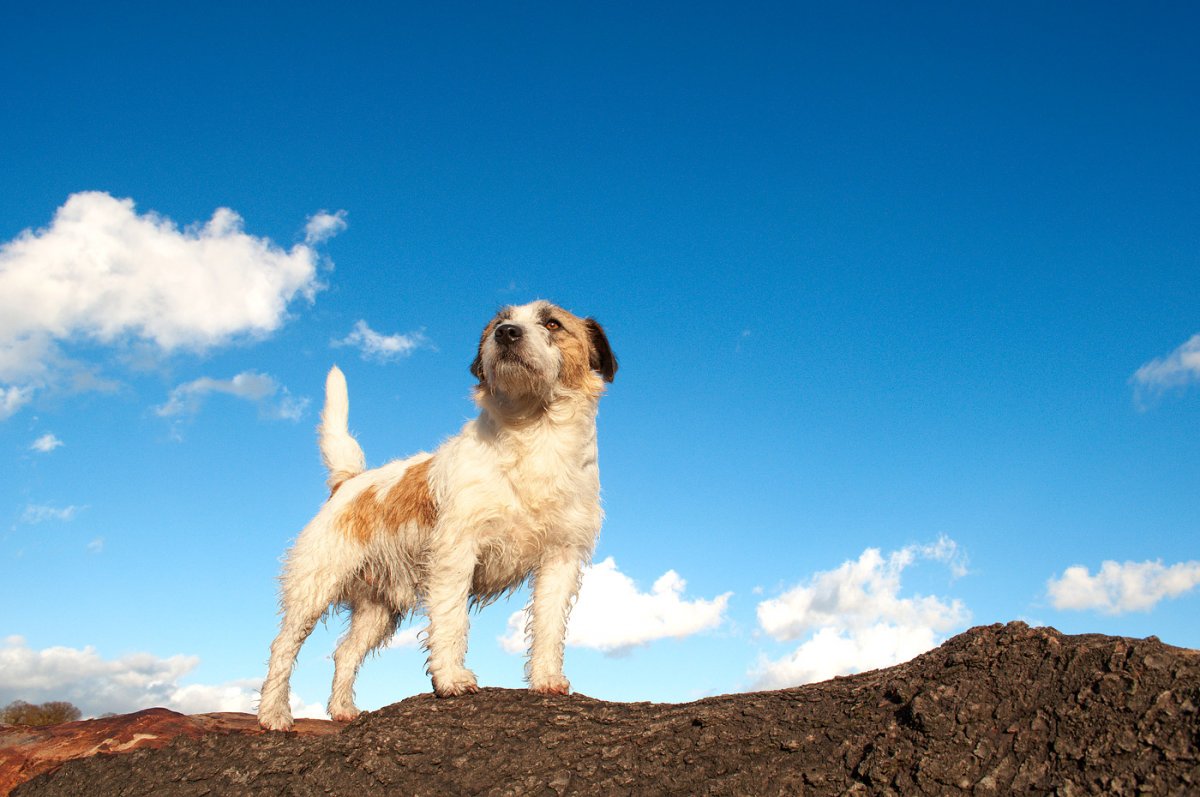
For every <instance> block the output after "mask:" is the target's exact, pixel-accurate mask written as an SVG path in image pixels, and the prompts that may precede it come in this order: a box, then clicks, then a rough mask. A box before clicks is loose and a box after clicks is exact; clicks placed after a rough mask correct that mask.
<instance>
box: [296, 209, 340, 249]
mask: <svg viewBox="0 0 1200 797" xmlns="http://www.w3.org/2000/svg"><path fill="white" fill-rule="evenodd" d="M344 229H346V211H344V210H339V211H338V212H337V213H326V212H325V211H323V210H322V211H320V212H319V213H315V214H313V215H312V216H309V218H308V224H306V225H304V242H305V243H306V244H309V245H313V244H319V243H321V242H322V241H327V240H329V239H330V238H332V237H333V236H335V235H337V234H338V233H339V232H341V231H342V230H344Z"/></svg>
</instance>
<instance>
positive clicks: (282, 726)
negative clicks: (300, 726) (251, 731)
mask: <svg viewBox="0 0 1200 797" xmlns="http://www.w3.org/2000/svg"><path fill="white" fill-rule="evenodd" d="M258 724H259V726H260V727H262V728H263V729H264V730H268V731H290V730H291V729H292V714H291V712H290V711H282V712H280V711H260V712H258Z"/></svg>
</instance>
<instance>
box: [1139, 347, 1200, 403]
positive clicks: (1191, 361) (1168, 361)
mask: <svg viewBox="0 0 1200 797" xmlns="http://www.w3.org/2000/svg"><path fill="white" fill-rule="evenodd" d="M1129 381H1131V382H1133V383H1134V386H1135V388H1136V390H1137V392H1138V399H1139V400H1141V399H1142V398H1144V397H1145V396H1146V395H1147V394H1149V395H1152V396H1153V395H1158V394H1160V393H1162V392H1163V391H1164V390H1168V389H1170V388H1173V387H1183V386H1185V385H1187V384H1189V383H1191V382H1197V381H1200V334H1196V335H1193V336H1192V337H1191V338H1189V339H1188V340H1187V341H1186V342H1184V343H1182V344H1181V345H1180V346H1179V347H1178V348H1176V349H1175V351H1173V352H1171V353H1170V354H1168V355H1167V356H1166V357H1157V358H1155V359H1153V360H1151V361H1150V362H1148V363H1146V364H1144V365H1143V366H1142V367H1141V368H1139V369H1137V371H1135V372H1134V374H1133V377H1132V378H1131V379H1130V380H1129Z"/></svg>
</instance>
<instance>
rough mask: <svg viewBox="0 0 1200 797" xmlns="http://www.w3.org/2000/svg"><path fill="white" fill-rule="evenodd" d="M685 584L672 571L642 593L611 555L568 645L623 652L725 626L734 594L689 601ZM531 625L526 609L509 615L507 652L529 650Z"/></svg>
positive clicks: (588, 579)
mask: <svg viewBox="0 0 1200 797" xmlns="http://www.w3.org/2000/svg"><path fill="white" fill-rule="evenodd" d="M686 586H687V582H685V581H684V580H683V579H682V578H680V577H679V574H678V573H676V572H675V571H674V570H668V571H667V572H666V573H664V574H663V575H662V576H660V577H659V579H658V580H657V581H655V582H654V586H653V587H651V589H650V592H640V591H639V590H638V588H637V585H636V584H635V583H634V581H633V579H631V578H630V577H629V576H627V575H625V574H624V573H622V572H621V571H619V570H618V569H617V564H616V562H615V561H614V560H613V558H612V557H611V556H610V557H608V558H607V559H605V560H604V561H602V562H597V563H595V564H592V565H589V566H588V567H586V568H584V571H583V582H582V584H581V586H580V589H579V598H578V600H577V601H576V602H575V608H574V609H572V611H571V618H570V621H569V623H568V626H567V644H568V645H571V646H573V647H581V648H592V649H594V650H600V651H603V652H605V653H611V654H621V653H625V652H628V651H629V650H630V649H632V648H634V647H637V646H638V645H645V644H647V643H649V642H653V641H655V640H657V639H667V638H671V639H681V638H683V637H686V636H690V635H692V634H696V633H699V632H701V631H706V630H708V629H711V628H716V627H717V626H718V625H720V624H721V622H722V621H723V619H724V613H725V607H726V604H727V603H728V602H729V596H730V595H731V594H732V593H729V592H726V593H725V594H723V595H718V596H717V597H715V598H712V599H711V600H705V599H703V598H696V599H694V600H684V599H683V591H684V588H685V587H686ZM527 623H528V613H527V611H525V610H522V611H519V612H515V613H513V615H512V616H511V617H509V619H508V633H507V634H505V635H504V636H502V637H501V638H500V644H501V646H502V647H503V648H504V650H506V651H507V652H509V653H521V652H523V651H524V650H525V648H526V639H525V628H526V625H527Z"/></svg>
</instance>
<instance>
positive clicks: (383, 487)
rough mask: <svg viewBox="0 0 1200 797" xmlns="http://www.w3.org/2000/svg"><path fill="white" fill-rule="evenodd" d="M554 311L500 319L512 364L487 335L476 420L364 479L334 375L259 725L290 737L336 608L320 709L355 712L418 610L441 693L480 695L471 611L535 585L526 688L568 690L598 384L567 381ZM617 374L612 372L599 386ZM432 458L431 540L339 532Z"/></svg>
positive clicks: (415, 529) (589, 519)
mask: <svg viewBox="0 0 1200 797" xmlns="http://www.w3.org/2000/svg"><path fill="white" fill-rule="evenodd" d="M552 312H558V313H562V312H563V311H560V310H559V309H558V308H555V307H553V305H549V304H547V303H545V302H534V303H532V304H529V305H524V306H521V307H516V308H507V309H506V310H505V311H504V313H505V314H507V318H506V319H505V320H506V322H507V323H512V324H516V325H518V326H519V327H520V328H521V330H522V333H523V334H522V337H521V339H520V342H519V344H515V345H512V346H509V348H510V349H512V351H510V352H508V354H513V355H514V356H512V357H506V352H505V351H504V349H505V348H506V347H505V346H504V345H502V344H500V343H498V342H497V338H496V337H495V336H494V335H488V336H485V338H484V339H483V340H482V341H481V344H480V350H479V356H480V360H479V363H478V364H479V366H480V374H481V386H480V389H479V391H478V394H477V398H478V401H479V403H480V405H481V412H480V414H479V416H478V417H477V418H475V419H474V420H471V421H468V422H467V423H466V424H465V425H464V426H463V428H462V431H461V432H459V434H458V435H456V436H454V437H452V438H450V439H449V440H447V441H446V442H445V443H443V444H442V445H441V446H440V447H439V448H438V449H437V450H436V451H435V452H434V453H433V454H432V455H431V454H418V455H416V456H414V457H410V458H408V459H405V460H396V461H393V462H391V463H389V464H387V465H384V466H383V467H381V468H377V469H375V470H370V471H364V469H363V467H364V466H363V455H362V450H361V449H360V448H359V446H358V443H357V442H355V440H354V438H353V437H351V436H350V434H349V432H348V431H347V418H348V407H349V401H348V398H347V390H346V383H345V378H344V377H343V376H342V373H341V371H339V370H338V369H337V368H336V367H334V368H333V369H332V370H331V371H330V373H329V377H328V379H327V381H326V405H325V410H324V412H323V413H322V424H321V428H320V445H321V452H322V455H323V457H324V460H325V463H326V465H327V466H328V467H329V469H330V486H331V487H333V488H334V493H333V495H332V496H331V497H330V499H329V501H328V502H327V503H326V504H325V505H324V506H323V507H322V508H321V510H320V511H319V512H318V513H317V515H316V517H315V518H313V520H312V521H311V522H310V523H309V524H308V526H306V527H305V528H304V530H303V531H302V532H301V533H300V536H299V537H298V538H297V540H296V543H295V545H294V546H293V547H292V549H291V551H290V552H289V553H288V555H287V559H286V564H285V566H284V571H283V575H282V576H281V600H282V604H283V612H284V617H283V620H282V623H281V627H280V632H279V635H278V636H277V637H276V639H275V641H274V642H273V643H272V645H271V661H270V667H269V670H268V674H267V678H266V681H265V682H264V683H263V688H262V695H261V701H260V704H259V711H258V716H259V723H260V724H261V725H262V726H263V727H264V728H270V729H276V730H279V729H287V728H290V727H291V725H292V717H291V712H290V709H289V701H288V698H289V693H288V692H289V689H288V681H289V679H290V676H291V670H292V667H293V665H294V662H295V657H296V654H297V652H298V651H299V649H300V646H301V644H303V642H304V640H305V639H306V638H307V637H308V635H309V633H311V631H312V628H313V626H314V625H315V624H316V622H317V621H318V620H319V619H320V618H321V617H322V616H323V615H324V614H325V612H326V611H327V610H328V608H329V606H330V604H335V605H343V606H346V607H348V608H349V609H350V611H351V621H350V628H349V631H348V632H347V633H346V635H345V637H344V638H343V639H342V640H341V642H340V643H339V645H338V647H337V650H336V652H335V653H334V657H333V658H334V666H335V672H334V679H333V691H332V694H331V696H330V700H329V712H330V714H331V716H333V718H334V719H338V720H346V719H351V718H353V717H354V716H355V715H357V713H358V710H357V709H356V708H355V706H354V700H353V685H354V679H355V676H356V674H357V671H358V667H359V666H360V664H361V663H362V660H363V658H364V656H365V655H366V654H367V653H368V652H369V651H371V650H373V649H375V648H376V647H378V646H379V645H380V644H382V643H383V642H385V641H386V640H387V639H388V638H389V637H390V636H391V635H392V633H393V632H394V631H395V628H396V624H397V622H398V621H399V620H400V619H402V618H403V617H405V616H406V615H408V614H410V613H412V612H414V611H416V610H417V609H418V608H420V609H423V610H424V611H425V613H426V614H427V615H428V617H429V626H428V628H427V630H426V642H425V644H426V648H427V650H428V653H429V658H428V672H429V674H430V676H431V678H432V681H433V687H434V691H435V692H436V693H437V694H438V695H439V696H443V697H444V696H450V695H459V694H465V693H470V692H475V691H477V689H478V687H477V686H476V681H475V675H474V674H473V673H472V672H471V671H470V670H468V669H467V668H466V664H465V657H466V648H467V630H468V617H467V610H468V606H469V604H471V603H472V602H476V603H484V604H486V603H488V602H490V601H492V600H494V599H495V598H497V597H498V596H500V595H502V594H504V593H506V592H510V591H512V590H514V589H516V588H517V587H518V586H520V585H521V583H522V582H524V581H525V580H526V578H528V577H530V576H532V577H533V582H534V586H533V597H532V599H531V605H530V623H529V629H528V633H529V636H530V650H529V660H528V663H527V667H526V677H527V679H528V681H529V685H530V688H531V689H533V690H535V691H539V692H546V693H560V694H565V693H566V692H567V691H568V690H569V688H570V685H569V683H568V681H567V679H566V677H565V676H564V675H563V672H562V662H563V645H564V639H565V636H566V624H567V616H568V614H569V612H570V609H571V605H572V603H573V601H574V598H575V595H576V594H577V592H578V590H579V581H580V575H581V572H582V567H583V565H584V564H585V563H586V562H588V561H589V560H590V559H591V555H592V550H593V547H594V545H595V541H596V536H597V534H598V533H599V530H600V524H601V520H602V518H603V513H602V511H601V508H600V479H599V470H598V467H597V460H596V425H595V419H596V408H597V403H598V399H599V395H600V392H601V391H602V383H601V382H600V377H599V376H598V375H596V374H591V377H592V379H593V380H594V382H593V383H591V384H590V385H589V387H590V389H584V388H580V387H579V386H574V387H571V386H568V385H566V384H564V383H563V381H562V379H561V376H560V375H561V371H562V368H563V354H562V352H561V351H560V350H559V348H558V346H557V345H556V343H555V338H556V334H559V333H552V332H551V331H550V330H548V329H547V328H546V326H545V325H544V324H545V321H544V319H545V318H546V317H547V314H548V313H552ZM565 315H569V314H565ZM571 318H574V317H573V316H571ZM596 329H599V327H598V326H597V327H596ZM600 334H601V336H602V334H603V333H602V332H601V333H600ZM604 343H605V349H606V351H607V341H604ZM514 363H515V364H514ZM615 367H616V366H615V360H612V361H611V369H610V370H609V371H608V372H607V373H606V374H605V377H606V378H607V379H610V380H611V378H612V372H613V371H615ZM589 373H590V372H589ZM431 456H432V458H433V461H432V462H431V463H430V466H429V485H430V492H431V494H432V497H433V500H434V504H435V505H436V507H437V521H436V522H435V523H434V524H433V525H432V526H431V527H422V526H420V525H419V524H418V523H416V522H409V523H406V524H404V527H403V528H398V529H378V530H376V533H374V534H372V535H371V536H370V537H369V538H368V539H367V540H366V541H365V542H363V541H360V540H358V539H356V538H354V537H353V536H350V535H347V534H346V533H345V531H344V529H343V528H342V527H341V524H340V522H339V518H340V517H341V515H342V513H343V511H344V510H345V509H346V507H347V506H348V505H350V504H351V502H352V501H353V500H354V499H355V497H357V496H358V495H359V494H361V493H362V492H363V491H364V490H366V489H368V488H370V487H374V488H375V492H376V495H377V496H383V495H385V494H386V493H387V490H388V489H390V488H391V487H392V486H393V485H395V484H397V483H398V482H399V481H400V480H401V479H402V478H403V476H404V473H405V471H406V470H407V469H408V468H410V467H412V466H413V465H416V464H419V463H421V462H423V461H425V460H427V459H429V458H430V457H431Z"/></svg>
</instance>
